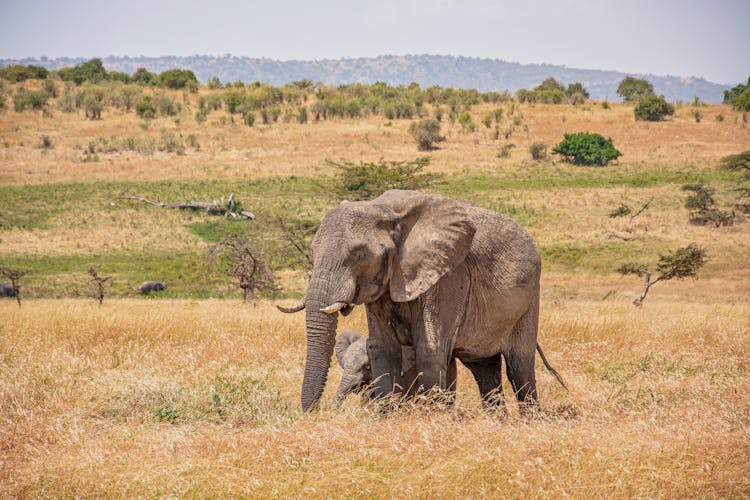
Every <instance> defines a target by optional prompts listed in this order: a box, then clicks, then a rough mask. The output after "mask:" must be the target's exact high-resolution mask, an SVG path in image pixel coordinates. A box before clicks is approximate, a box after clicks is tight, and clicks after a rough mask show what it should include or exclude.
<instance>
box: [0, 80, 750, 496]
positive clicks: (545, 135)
mask: <svg viewBox="0 0 750 500" xmlns="http://www.w3.org/2000/svg"><path fill="white" fill-rule="evenodd" d="M173 96H174V97H175V98H176V99H177V100H178V101H179V102H182V103H183V104H184V105H185V109H184V111H183V112H182V114H181V115H180V116H179V120H175V119H165V118H159V119H156V120H153V121H152V122H150V124H149V125H148V126H142V125H143V121H142V120H140V119H138V118H137V117H136V116H135V114H134V113H130V114H125V113H120V112H117V111H105V113H104V115H103V120H101V121H95V122H92V121H89V120H86V119H85V118H84V117H83V115H82V114H78V115H76V114H73V115H66V114H63V113H61V112H58V111H53V116H52V117H42V116H41V115H40V114H36V113H33V112H25V113H15V112H13V111H12V110H6V111H3V112H0V138H1V139H2V141H1V142H2V144H0V185H5V186H7V185H24V184H57V183H68V182H121V181H129V182H130V181H134V182H137V181H158V180H175V181H209V180H212V179H226V180H230V181H243V180H251V179H256V178H258V177H266V176H275V175H316V174H325V173H330V172H331V168H330V167H329V166H327V165H326V163H325V161H326V160H327V159H332V160H339V159H346V160H352V161H357V160H366V161H377V160H378V159H380V158H385V159H389V160H409V159H413V158H414V157H415V156H417V155H418V154H420V153H419V152H418V151H417V149H416V146H415V144H414V141H413V140H412V138H411V137H410V136H409V134H408V132H407V128H408V126H409V123H410V122H409V121H399V120H394V121H392V122H389V121H388V120H385V119H384V118H382V117H370V118H365V119H361V120H333V121H328V122H321V123H311V124H308V125H299V124H295V123H289V124H285V123H278V124H274V125H272V126H262V125H257V124H256V126H255V127H253V128H248V127H246V126H244V125H241V124H240V121H239V120H236V124H232V123H231V121H229V120H228V119H227V118H224V119H223V120H222V116H226V115H225V113H223V112H214V113H212V114H211V115H209V118H208V121H207V122H206V123H204V124H202V125H200V124H197V123H196V122H195V119H194V113H195V110H196V109H197V108H196V102H197V96H194V95H187V96H185V97H183V95H182V94H181V93H174V94H173ZM185 98H186V99H187V101H185V100H184V99H185ZM505 106H507V105H504V107H505ZM492 108H494V106H486V105H482V106H477V107H475V108H474V109H473V110H472V114H473V117H474V121H475V122H476V123H477V124H478V129H477V132H475V133H473V134H463V133H460V132H459V126H458V125H456V126H455V127H450V125H449V124H448V122H447V120H445V121H444V123H443V130H442V133H443V134H444V135H446V136H447V141H446V142H444V143H441V144H440V149H438V150H436V151H434V152H431V153H429V154H430V156H431V157H432V166H431V167H430V170H431V171H436V172H446V173H453V172H455V173H477V172H489V173H492V172H497V173H502V174H504V175H506V178H510V174H513V175H523V174H524V170H525V169H526V168H545V169H549V170H550V172H551V175H554V176H557V177H556V178H557V179H558V180H559V179H560V178H564V176H565V175H568V171H567V170H565V167H562V166H560V165H550V164H545V165H544V166H543V167H539V166H536V165H532V164H527V163H524V162H526V161H527V160H529V159H530V154H529V151H528V148H529V146H530V145H531V144H532V143H534V142H544V143H545V144H547V145H548V147H549V148H550V149H551V147H552V146H554V145H555V144H557V143H558V142H559V141H560V140H561V139H562V135H563V134H564V133H568V132H579V131H589V132H598V133H601V134H602V135H604V136H606V137H610V136H611V137H612V138H613V140H614V143H615V145H616V147H618V148H619V149H620V150H621V151H622V152H623V154H624V156H623V157H622V158H621V159H620V161H619V166H618V167H615V168H616V169H617V172H625V173H626V174H628V175H629V174H634V175H638V174H641V173H642V174H644V175H648V174H649V173H650V172H651V171H652V170H662V171H664V170H666V171H669V172H676V171H678V170H680V169H681V168H683V167H685V166H691V167H692V168H693V171H700V170H702V169H706V171H708V170H709V169H713V168H714V167H715V166H716V164H717V162H718V160H719V158H721V157H722V156H724V155H727V154H731V153H737V152H739V151H743V150H747V149H750V132H749V131H748V128H747V125H746V124H745V123H744V122H743V120H742V117H741V116H740V115H739V114H738V113H735V112H732V111H731V110H730V109H729V108H728V107H727V106H718V105H716V106H706V107H703V108H702V111H703V113H704V115H705V116H704V118H703V121H702V122H701V123H696V122H695V121H694V119H693V117H692V116H691V114H690V111H691V109H692V108H691V107H689V106H681V107H678V109H677V112H676V114H675V116H674V117H673V118H672V119H670V120H668V121H666V122H661V123H644V122H635V121H634V119H633V111H632V106H627V105H621V104H612V105H611V109H609V110H605V109H602V108H601V106H600V105H599V104H597V103H593V102H592V103H587V104H585V105H583V106H578V107H573V106H553V105H535V106H529V105H523V106H521V107H520V113H521V115H522V118H521V123H520V125H518V126H516V128H515V131H514V132H513V135H512V136H511V137H510V138H509V139H508V141H507V142H510V143H513V144H515V146H516V147H515V148H514V149H512V150H511V153H510V156H509V157H508V158H503V159H501V158H498V156H497V155H498V150H499V148H500V145H501V144H503V143H505V142H506V141H504V140H502V139H501V140H500V141H498V140H494V139H493V138H492V137H491V134H492V131H491V130H489V129H485V128H484V127H483V126H482V125H481V124H480V121H481V118H482V116H483V114H484V113H485V112H486V111H487V110H489V109H492ZM718 114H722V115H724V120H723V121H717V120H716V115H718ZM507 125H508V120H507V118H506V120H505V121H504V126H507ZM503 128H504V127H503ZM162 129H164V130H167V131H172V132H174V133H177V134H182V136H183V137H187V136H188V135H190V134H195V135H196V136H197V138H198V141H199V143H200V151H195V150H193V149H192V148H190V147H188V148H187V154H185V155H183V156H177V155H174V154H166V153H159V152H157V153H155V154H153V155H142V154H139V153H133V152H126V153H115V154H106V153H100V154H99V161H97V162H88V163H87V162H82V161H81V156H82V154H83V148H85V147H86V145H87V144H88V143H89V141H92V140H96V139H97V138H98V137H105V138H111V137H113V136H117V137H120V138H126V137H135V138H138V139H143V138H146V137H148V138H151V139H153V140H154V141H156V140H158V139H159V137H160V135H161V133H162ZM42 135H48V136H50V137H51V138H52V141H53V143H54V148H53V149H51V150H49V151H46V152H45V151H43V150H41V149H39V148H37V147H36V145H37V144H38V143H39V142H41V136H42ZM571 170H572V168H571ZM579 170H580V169H579ZM544 172H545V173H546V170H544ZM593 172H595V171H593ZM459 181H460V178H459ZM654 184H655V185H652V184H648V185H649V186H651V187H646V188H632V187H620V186H617V185H616V183H613V184H612V185H609V184H606V183H605V185H606V187H593V188H583V187H571V188H553V187H549V186H536V187H533V188H524V189H514V188H512V187H508V188H507V189H506V188H498V189H496V190H495V191H488V190H485V191H483V194H482V196H483V197H484V198H483V201H484V202H487V203H490V204H491V203H492V202H496V203H497V204H498V206H499V207H503V206H507V207H514V208H517V209H520V210H521V211H522V214H526V215H528V214H529V213H531V215H530V217H531V218H532V219H534V223H533V224H531V225H530V232H532V234H533V236H534V237H535V238H536V239H537V241H538V242H539V244H540V247H541V248H542V250H543V252H558V254H559V255H558V256H557V258H556V259H553V258H549V259H547V261H546V264H545V271H544V274H543V283H542V294H543V295H542V296H543V298H542V301H543V304H542V313H541V328H540V341H541V343H542V345H543V346H544V348H545V352H546V354H547V355H548V357H549V358H550V361H551V362H552V364H553V365H554V366H555V367H556V368H557V369H558V370H559V371H560V372H561V373H562V374H563V376H564V377H565V379H566V381H567V382H568V385H569V386H570V392H565V391H563V390H562V389H561V388H560V387H559V386H558V385H556V382H555V381H554V379H553V378H552V377H551V376H550V375H549V374H548V373H546V372H545V371H544V369H543V368H540V369H539V370H538V380H539V390H540V396H541V402H542V409H543V412H542V414H541V415H539V416H538V417H537V418H531V419H524V418H521V417H519V416H518V414H517V411H516V407H515V405H514V404H512V403H511V404H510V405H509V414H508V415H507V416H505V417H504V418H503V417H501V416H499V415H496V414H493V413H490V412H487V411H484V410H482V409H481V407H480V402H479V397H478V393H477V390H476V386H475V384H474V382H473V381H472V378H471V375H470V374H469V373H468V371H466V370H465V369H464V368H463V367H461V368H460V369H459V370H460V371H459V388H458V393H459V394H458V403H457V405H456V407H455V408H453V409H445V408H436V407H420V406H409V405H407V407H405V408H402V409H400V410H399V411H396V412H394V413H390V414H385V415H384V414H381V413H379V412H377V411H376V410H375V409H374V408H372V407H368V406H364V407H363V406H362V405H361V404H360V401H359V399H358V398H355V397H350V398H349V399H348V400H347V402H346V403H345V405H344V407H343V408H341V409H338V410H334V409H331V408H328V407H324V408H323V410H322V411H321V412H318V413H314V414H311V415H305V414H302V413H301V411H300V409H299V396H300V387H301V380H302V370H303V366H304V355H305V339H304V315H302V314H298V315H291V316H290V315H283V314H281V313H278V312H277V311H276V309H275V308H274V307H273V304H272V303H270V302H267V301H261V302H260V304H259V306H258V308H257V309H253V308H250V307H242V306H240V304H239V302H238V301H228V300H227V301H221V300H205V301H190V300H153V301H152V300H149V301H146V300H127V299H121V300H110V299H105V302H104V305H103V306H102V307H98V306H97V305H96V303H95V302H94V301H91V300H71V299H64V300H41V299H39V300H25V301H24V304H23V307H22V308H21V309H19V308H18V307H17V306H16V305H15V302H12V301H8V300H4V301H0V497H55V498H57V497H103V496H106V497H145V496H149V497H151V496H193V497H195V496H211V497H216V496H247V497H261V498H266V497H272V496H273V497H297V498H300V497H305V498H307V497H313V498H320V497H342V496H343V497H367V498H372V497H402V496H404V497H430V498H432V497H437V498H454V497H459V496H460V497H488V496H489V497H498V496H501V495H502V496H510V497H555V498H557V497H576V498H577V497H592V496H593V497H601V496H613V497H628V498H631V497H649V498H650V497H672V498H684V497H710V498H716V497H719V498H736V497H749V496H750V398H748V390H750V370H749V369H748V365H747V363H748V359H750V300H749V298H750V268H748V267H747V264H746V263H747V260H748V248H749V247H750V233H749V232H748V224H747V222H744V223H742V224H738V225H735V226H732V227H723V228H719V229H715V228H707V227H695V226H691V225H690V224H689V223H688V221H687V220H688V213H687V210H686V209H684V208H683V202H684V193H682V192H680V191H679V190H678V187H677V186H676V185H673V184H668V183H665V182H656V183H654ZM730 188H731V186H728V185H723V186H722V188H721V189H720V192H719V193H718V194H717V197H718V198H719V201H720V205H721V206H722V207H727V206H731V204H732V203H733V200H732V199H731V198H730V196H731V195H730V194H729V193H730V191H729V189H730ZM45 189H46V188H45ZM113 189H114V188H113ZM39 192H43V190H40V191H39ZM136 194H138V193H136ZM221 194H226V193H218V194H217V195H221ZM97 196H99V198H97V200H95V201H92V202H91V203H89V204H87V205H86V206H82V207H80V209H78V210H73V209H70V207H67V208H66V209H65V210H63V211H61V213H60V214H59V215H58V216H55V217H53V218H52V219H50V220H46V219H45V222H44V224H36V225H33V224H32V225H31V228H25V229H23V228H18V227H16V228H13V229H9V230H3V231H2V234H1V235H0V236H1V238H2V239H1V241H0V243H1V244H2V245H0V258H6V257H14V256H32V257H34V258H43V257H45V256H50V257H53V258H56V257H59V258H60V259H65V258H68V257H70V256H77V257H79V258H82V257H81V256H84V257H85V256H88V255H106V254H108V253H110V252H122V253H123V255H128V256H131V257H132V256H133V255H135V256H136V257H133V258H134V259H137V256H138V255H139V253H138V252H139V251H141V249H142V248H149V249H155V250H175V251H179V250H181V249H184V248H188V247H191V246H194V245H203V246H205V242H202V241H201V240H200V238H198V237H197V236H195V235H192V234H190V233H189V232H188V230H187V228H186V227H185V226H186V225H187V224H189V223H191V222H194V221H201V220H203V219H202V218H201V217H200V216H193V215H189V214H184V213H180V212H176V211H167V210H161V209H154V210H138V209H135V208H133V207H131V206H128V205H127V204H126V203H125V204H123V206H121V207H119V206H118V207H116V208H115V209H112V210H103V205H102V204H103V203H105V202H106V203H108V202H109V198H107V199H106V200H104V195H102V194H101V192H99V194H98V195H97ZM651 198H653V199H654V202H653V204H652V206H651V208H650V209H649V210H648V211H646V212H645V213H644V214H643V215H641V216H640V217H638V219H636V222H635V231H634V233H632V236H636V237H637V238H638V239H637V240H635V241H631V242H627V243H625V242H622V241H620V240H617V239H611V238H610V237H609V236H608V235H609V234H611V233H617V234H620V235H624V234H626V233H625V232H624V230H625V227H626V225H627V223H626V220H624V219H610V218H608V217H607V216H606V215H607V213H608V212H609V211H611V210H612V209H614V208H616V207H617V206H618V205H619V203H621V202H624V203H627V204H628V205H630V206H631V207H635V208H638V207H639V206H640V205H641V204H643V203H645V202H646V201H647V200H649V199H651ZM250 208H251V209H254V207H250ZM10 209H11V210H12V207H11V208H10ZM45 209H47V210H48V208H45ZM3 210H5V211H6V212H5V213H6V214H7V210H9V208H8V207H7V206H2V200H0V215H2V213H3ZM193 217H194V218H193ZM165 228H168V229H167V230H165ZM689 242H696V243H698V244H699V245H701V246H704V247H705V248H706V249H707V250H708V254H709V259H710V260H709V262H708V264H707V266H706V268H705V269H703V270H702V271H701V274H700V280H699V281H693V280H686V281H669V282H665V283H660V284H659V285H657V286H656V287H655V288H654V289H653V291H652V292H651V293H650V294H649V297H648V299H647V301H646V302H645V304H644V306H643V307H641V308H635V307H633V306H632V304H631V300H632V299H633V298H634V297H635V296H636V295H637V294H638V292H640V287H641V282H640V281H639V280H638V279H636V278H633V277H623V278H621V277H619V276H618V275H617V274H615V273H614V272H613V269H609V267H607V268H606V269H604V268H603V267H602V266H609V265H610V263H611V261H612V258H611V256H612V255H615V254H616V255H617V258H618V259H619V258H621V257H622V255H623V249H627V251H626V252H624V253H626V254H627V255H631V256H632V257H633V260H640V261H643V262H648V263H650V264H652V265H653V263H655V262H656V259H657V258H658V254H659V252H660V251H662V250H663V249H665V248H666V249H674V248H677V247H680V246H685V245H687V244H688V243H689ZM614 246H617V252H614V253H613V254H610V252H613V248H614ZM560 255H562V257H561V256H560ZM566 258H570V259H573V261H574V262H576V264H575V266H574V267H570V266H568V267H565V266H562V267H558V268H556V267H555V266H554V265H552V264H550V263H549V262H550V261H552V262H553V263H554V262H565V259H566ZM575 259H578V260H575ZM597 266H598V267H597ZM610 267H611V266H610ZM82 272H83V271H82ZM63 278H64V277H60V279H63ZM279 278H280V281H281V282H282V283H283V285H284V287H285V289H287V290H290V291H294V292H301V291H302V290H304V287H305V285H306V274H305V272H304V271H290V270H284V271H281V272H280V273H279ZM44 279H45V280H47V279H49V280H54V279H56V276H54V275H52V276H45V277H44ZM27 290H28V288H27ZM344 327H350V328H355V329H358V330H361V331H366V321H365V318H364V314H363V310H362V308H361V307H360V308H357V309H356V310H355V312H354V313H353V314H352V315H351V316H349V317H347V318H342V320H341V322H340V328H344ZM540 366H541V364H540ZM339 377H340V371H339V369H338V368H336V367H334V368H333V369H332V371H331V377H330V379H329V384H328V390H327V392H326V394H325V395H324V399H325V400H326V401H330V400H331V398H332V395H333V391H334V390H335V387H336V384H337V383H338V378H339ZM509 393H510V391H509V389H508V388H507V387H506V394H509Z"/></svg>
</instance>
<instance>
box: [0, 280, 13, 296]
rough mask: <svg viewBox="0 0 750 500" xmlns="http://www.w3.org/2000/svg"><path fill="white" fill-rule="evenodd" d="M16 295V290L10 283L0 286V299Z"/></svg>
mask: <svg viewBox="0 0 750 500" xmlns="http://www.w3.org/2000/svg"><path fill="white" fill-rule="evenodd" d="M16 295H17V294H16V289H15V288H13V285H12V284H11V283H2V284H0V297H15V296H16Z"/></svg>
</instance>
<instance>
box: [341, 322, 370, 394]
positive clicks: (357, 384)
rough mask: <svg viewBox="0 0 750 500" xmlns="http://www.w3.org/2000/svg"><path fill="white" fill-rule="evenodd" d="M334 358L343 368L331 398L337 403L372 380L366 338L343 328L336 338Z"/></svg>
mask: <svg viewBox="0 0 750 500" xmlns="http://www.w3.org/2000/svg"><path fill="white" fill-rule="evenodd" d="M334 349H335V351H336V359H338V360H339V365H341V368H343V369H344V376H343V378H342V379H341V385H339V390H338V391H337V392H336V397H335V398H334V400H333V403H334V405H339V404H341V402H342V401H343V400H344V398H345V397H346V395H347V394H349V393H350V392H357V391H359V390H360V389H362V388H363V387H365V386H366V385H368V384H369V383H370V382H372V371H370V358H369V357H368V356H367V339H365V336H364V335H362V334H361V333H359V332H355V331H353V330H344V331H343V332H341V334H340V335H339V336H338V337H337V338H336V346H335V348H334Z"/></svg>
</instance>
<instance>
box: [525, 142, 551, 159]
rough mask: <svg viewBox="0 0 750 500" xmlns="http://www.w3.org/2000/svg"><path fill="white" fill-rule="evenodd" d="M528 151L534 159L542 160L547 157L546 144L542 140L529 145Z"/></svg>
mask: <svg viewBox="0 0 750 500" xmlns="http://www.w3.org/2000/svg"><path fill="white" fill-rule="evenodd" d="M529 153H531V158H533V159H534V160H543V159H545V158H546V157H547V145H546V144H544V143H543V142H535V143H534V144H532V145H531V146H529Z"/></svg>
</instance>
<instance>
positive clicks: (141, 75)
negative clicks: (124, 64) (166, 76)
mask: <svg viewBox="0 0 750 500" xmlns="http://www.w3.org/2000/svg"><path fill="white" fill-rule="evenodd" d="M157 78H158V77H157V76H156V74H155V73H151V72H150V71H149V70H147V69H146V68H138V69H137V70H135V73H133V82H134V83H140V84H142V85H151V84H155V83H156V80H157Z"/></svg>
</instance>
